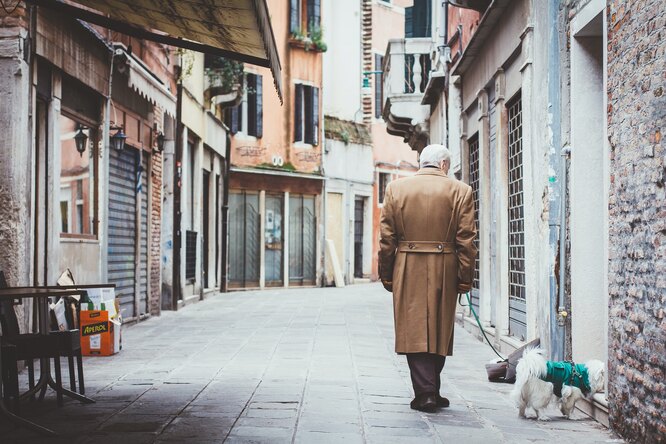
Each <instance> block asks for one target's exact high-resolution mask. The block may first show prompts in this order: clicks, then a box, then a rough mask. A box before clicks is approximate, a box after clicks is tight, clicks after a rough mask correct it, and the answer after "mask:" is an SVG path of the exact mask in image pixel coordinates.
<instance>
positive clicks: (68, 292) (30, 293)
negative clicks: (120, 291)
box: [0, 285, 101, 436]
mask: <svg viewBox="0 0 666 444" xmlns="http://www.w3.org/2000/svg"><path fill="white" fill-rule="evenodd" d="M84 287H85V286H76V287H74V286H71V287H13V288H0V299H4V300H7V299H10V300H12V301H13V300H16V299H31V298H36V299H37V302H38V303H37V304H36V305H37V311H38V313H37V315H38V320H39V333H40V334H43V335H48V334H49V332H50V327H49V298H50V297H64V296H82V295H84V294H85V291H86V290H85V288H84ZM99 287H101V286H99V285H97V286H95V288H99ZM88 288H92V286H88ZM0 368H2V353H0ZM49 386H50V387H51V388H53V389H54V390H56V391H60V392H61V393H62V394H64V395H67V396H69V397H71V398H74V399H77V400H79V401H82V402H85V403H93V402H95V401H94V400H92V399H90V398H88V397H86V396H83V395H80V394H78V393H75V392H72V391H70V390H67V389H65V388H64V387H58V386H57V385H56V384H55V382H54V381H53V378H51V367H50V360H49V358H43V359H42V360H41V365H40V367H39V382H37V384H36V385H35V387H34V388H32V389H31V390H30V391H28V392H27V393H24V394H23V395H21V398H25V397H27V396H31V395H33V394H35V393H36V392H37V391H39V390H42V396H41V397H43V394H44V393H45V392H46V389H47V388H48V387H49ZM3 388H4V387H3V382H2V372H0V415H2V416H5V417H7V418H8V419H9V420H10V421H12V422H14V423H15V424H18V425H21V426H24V427H26V428H29V429H32V430H35V431H37V432H40V433H43V434H46V435H50V436H55V435H57V434H56V433H55V432H53V431H52V430H50V429H47V428H45V427H42V426H40V425H39V424H35V423H34V422H32V421H28V420H27V419H25V418H21V417H19V416H16V415H15V414H13V413H12V412H10V411H9V410H7V408H6V407H5V403H4V399H3V393H2V391H3Z"/></svg>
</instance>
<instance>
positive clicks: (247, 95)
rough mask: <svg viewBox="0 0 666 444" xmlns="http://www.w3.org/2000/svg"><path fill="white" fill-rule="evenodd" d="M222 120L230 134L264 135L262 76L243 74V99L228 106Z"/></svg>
mask: <svg viewBox="0 0 666 444" xmlns="http://www.w3.org/2000/svg"><path fill="white" fill-rule="evenodd" d="M224 122H225V123H226V125H227V126H228V127H229V130H230V131H231V134H236V133H242V134H246V135H248V136H253V137H257V138H261V137H263V135H264V92H263V77H262V76H261V75H258V74H251V73H247V74H245V92H244V96H243V100H242V101H241V103H240V104H238V105H237V106H234V107H232V108H228V109H227V110H226V112H225V115H224Z"/></svg>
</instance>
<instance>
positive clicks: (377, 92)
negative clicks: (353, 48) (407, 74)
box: [362, 0, 425, 280]
mask: <svg viewBox="0 0 666 444" xmlns="http://www.w3.org/2000/svg"><path fill="white" fill-rule="evenodd" d="M413 3H414V2H413V1H411V0H393V1H384V0H363V1H362V5H363V8H364V9H363V14H364V16H363V61H364V65H363V70H364V72H366V73H367V72H371V73H373V74H371V75H369V76H367V77H368V78H369V80H370V87H371V92H369V93H367V92H366V94H365V96H364V100H363V112H364V114H363V116H364V120H365V121H366V122H368V123H369V124H370V128H371V134H372V143H373V156H374V171H373V175H374V190H373V202H372V209H373V214H372V224H373V225H372V226H373V244H372V275H371V277H372V279H373V280H376V279H377V278H378V276H379V275H378V262H377V255H378V252H379V218H380V214H381V209H382V205H383V202H384V191H385V190H386V186H387V185H388V183H389V182H391V181H392V180H396V179H399V178H401V177H406V176H409V175H412V174H414V173H415V172H416V171H417V170H418V162H417V151H415V150H414V149H413V147H411V146H410V145H409V144H408V142H409V139H410V135H409V134H407V133H405V132H403V131H394V129H393V125H392V123H391V120H390V119H389V120H388V122H387V120H385V118H386V116H390V115H391V114H390V113H391V112H392V111H391V110H394V109H395V108H394V107H393V104H392V102H391V101H390V99H391V98H390V97H389V95H388V94H387V88H388V85H389V84H390V82H391V78H390V76H391V73H390V69H388V68H387V67H388V66H389V64H390V59H391V53H390V51H388V50H387V47H388V46H389V42H390V41H393V39H397V40H400V41H405V36H406V35H408V31H409V29H406V28H407V27H409V24H410V23H411V17H410V13H411V12H410V11H412V10H413V7H412V6H413ZM406 25H407V26H406ZM403 66H404V64H403ZM401 87H402V85H401ZM403 92H404V91H403ZM404 97H406V100H409V93H405V94H404ZM396 136H397V137H396ZM424 146H425V145H424Z"/></svg>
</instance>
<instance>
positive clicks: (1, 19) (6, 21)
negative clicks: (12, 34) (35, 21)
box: [0, 1, 30, 29]
mask: <svg viewBox="0 0 666 444" xmlns="http://www.w3.org/2000/svg"><path fill="white" fill-rule="evenodd" d="M4 3H5V4H6V5H7V9H8V10H9V12H11V14H9V15H8V14H7V13H6V12H5V10H4V9H2V8H0V28H23V29H27V28H28V23H29V21H30V18H29V12H28V9H27V8H26V7H25V4H23V3H22V2H20V4H19V5H18V6H17V7H16V9H14V5H15V4H16V1H5V2H4Z"/></svg>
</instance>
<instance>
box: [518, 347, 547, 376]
mask: <svg viewBox="0 0 666 444" xmlns="http://www.w3.org/2000/svg"><path fill="white" fill-rule="evenodd" d="M543 354H544V350H543V349H540V348H527V349H525V351H524V352H523V357H522V358H521V359H520V360H519V361H518V365H517V366H516V384H518V385H522V384H523V383H524V382H525V381H527V380H528V379H533V378H540V377H542V376H544V375H545V374H546V372H547V367H546V358H544V356H543Z"/></svg>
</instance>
